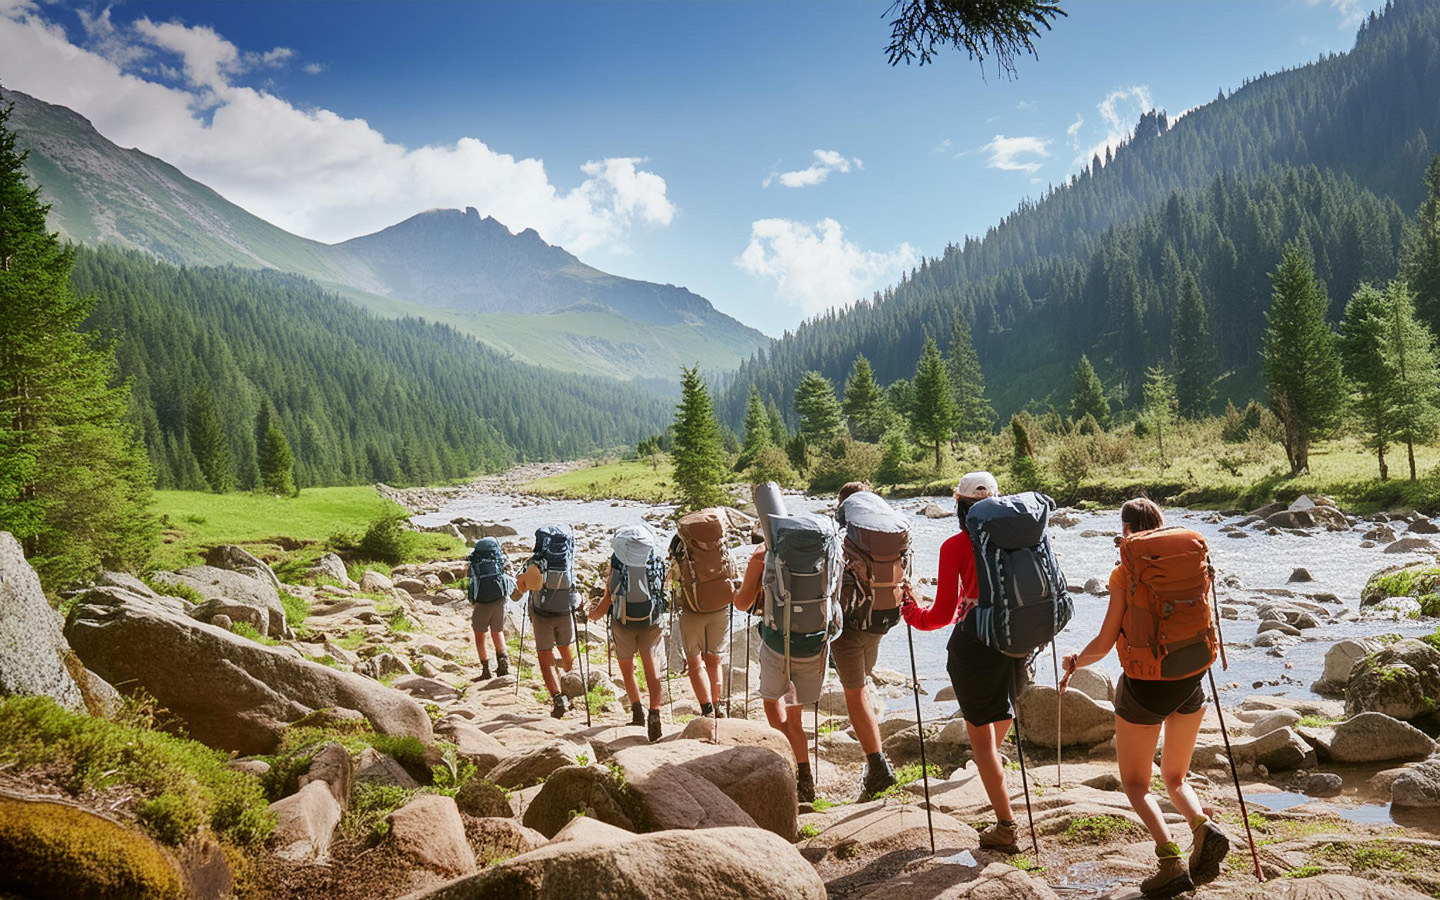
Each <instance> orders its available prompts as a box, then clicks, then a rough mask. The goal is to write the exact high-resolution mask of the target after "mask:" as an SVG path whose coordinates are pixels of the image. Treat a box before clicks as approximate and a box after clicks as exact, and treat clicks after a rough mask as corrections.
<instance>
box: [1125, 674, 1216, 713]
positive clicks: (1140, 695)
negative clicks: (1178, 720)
mask: <svg viewBox="0 0 1440 900" xmlns="http://www.w3.org/2000/svg"><path fill="white" fill-rule="evenodd" d="M1204 677H1205V673H1204V672H1201V673H1200V674H1199V675H1192V676H1190V677H1189V678H1182V679H1180V680H1179V681H1145V680H1143V679H1132V678H1130V676H1128V675H1121V676H1120V683H1119V684H1117V685H1115V715H1117V716H1119V717H1120V718H1122V719H1124V720H1125V721H1127V722H1129V723H1130V724H1132V725H1159V724H1160V723H1161V722H1164V721H1165V720H1166V719H1167V718H1169V717H1170V716H1172V715H1175V714H1177V713H1178V714H1179V715H1182V716H1188V715H1190V714H1192V713H1197V712H1199V711H1200V710H1202V709H1204V708H1205V691H1204V690H1203V689H1202V688H1201V687H1200V681H1201V679H1203V678H1204Z"/></svg>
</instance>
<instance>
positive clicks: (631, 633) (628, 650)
mask: <svg viewBox="0 0 1440 900" xmlns="http://www.w3.org/2000/svg"><path fill="white" fill-rule="evenodd" d="M610 635H611V640H613V641H614V642H615V657H616V658H617V659H634V658H635V656H636V654H639V653H642V652H643V653H648V654H650V655H651V656H655V655H657V654H658V653H659V652H660V626H659V625H649V626H646V627H645V628H632V627H631V626H629V625H611V626H610Z"/></svg>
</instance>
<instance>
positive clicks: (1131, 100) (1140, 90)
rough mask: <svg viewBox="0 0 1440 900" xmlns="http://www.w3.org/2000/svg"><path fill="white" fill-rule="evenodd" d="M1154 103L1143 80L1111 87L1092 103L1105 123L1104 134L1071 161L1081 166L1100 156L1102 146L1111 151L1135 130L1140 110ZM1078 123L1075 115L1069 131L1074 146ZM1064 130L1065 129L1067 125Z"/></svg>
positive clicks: (1076, 144) (1150, 106) (1147, 108)
mask: <svg viewBox="0 0 1440 900" xmlns="http://www.w3.org/2000/svg"><path fill="white" fill-rule="evenodd" d="M1154 105H1155V104H1154V102H1153V101H1152V100H1151V98H1150V86H1149V85H1146V84H1137V85H1133V86H1131V87H1128V88H1117V89H1116V90H1113V91H1111V92H1110V93H1109V94H1107V95H1106V97H1105V99H1104V100H1101V101H1100V103H1099V104H1097V105H1096V107H1095V108H1096V109H1098V110H1099V111H1100V119H1101V121H1102V122H1103V123H1104V126H1105V136H1104V137H1103V138H1101V139H1100V140H1099V141H1097V142H1096V143H1094V144H1093V145H1091V146H1090V147H1089V149H1087V150H1084V151H1083V152H1081V153H1080V154H1079V155H1078V156H1076V157H1075V164H1076V165H1077V166H1083V165H1085V164H1086V163H1088V162H1090V161H1091V159H1092V158H1094V157H1096V156H1098V157H1100V158H1101V159H1102V160H1103V159H1104V158H1105V150H1106V148H1109V149H1110V150H1111V151H1113V150H1114V149H1115V148H1116V147H1119V146H1120V145H1121V144H1123V143H1124V142H1125V141H1126V140H1128V139H1129V138H1130V135H1131V134H1133V133H1134V131H1135V123H1136V122H1138V121H1140V114H1141V113H1145V112H1148V111H1149V110H1151V109H1152V108H1154ZM1080 124H1082V123H1081V122H1080V118H1079V116H1076V125H1075V126H1072V127H1074V128H1075V133H1074V134H1071V139H1072V140H1071V143H1072V144H1074V145H1075V146H1076V147H1077V148H1078V147H1079V146H1081V144H1080V138H1079V136H1078V135H1079V130H1080V129H1079V128H1078V127H1077V126H1078V125H1080ZM1067 133H1069V131H1068V129H1067Z"/></svg>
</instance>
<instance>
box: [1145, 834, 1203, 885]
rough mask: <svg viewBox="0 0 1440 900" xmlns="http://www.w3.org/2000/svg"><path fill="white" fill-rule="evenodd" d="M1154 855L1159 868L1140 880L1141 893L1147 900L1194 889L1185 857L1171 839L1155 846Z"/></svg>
mask: <svg viewBox="0 0 1440 900" xmlns="http://www.w3.org/2000/svg"><path fill="white" fill-rule="evenodd" d="M1155 855H1156V856H1157V857H1159V862H1160V868H1159V869H1158V870H1156V872H1155V874H1154V875H1151V876H1150V877H1149V878H1147V879H1145V880H1144V881H1142V882H1140V893H1141V895H1143V896H1144V897H1146V898H1147V900H1164V898H1166V897H1174V896H1175V895H1176V894H1183V893H1185V892H1186V891H1193V890H1195V882H1193V881H1191V880H1190V872H1189V871H1188V870H1187V869H1186V867H1185V859H1184V857H1182V856H1181V855H1180V848H1179V847H1177V846H1176V845H1175V843H1174V842H1173V841H1171V842H1170V843H1168V844H1161V845H1160V846H1158V847H1156V848H1155Z"/></svg>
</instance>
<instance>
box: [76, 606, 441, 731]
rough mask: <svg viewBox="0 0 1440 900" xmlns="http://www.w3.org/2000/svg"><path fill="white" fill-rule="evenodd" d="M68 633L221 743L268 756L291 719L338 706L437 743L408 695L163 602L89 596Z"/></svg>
mask: <svg viewBox="0 0 1440 900" xmlns="http://www.w3.org/2000/svg"><path fill="white" fill-rule="evenodd" d="M65 636H66V637H67V638H68V639H69V641H70V646H71V647H73V648H74V649H75V652H76V653H77V654H78V655H79V657H80V659H81V660H82V661H84V663H85V664H86V665H87V666H88V667H90V668H92V669H94V670H95V672H96V673H97V674H98V675H100V677H102V678H104V679H105V680H107V681H109V682H111V683H112V684H119V685H124V686H125V687H126V688H127V689H134V690H143V691H145V692H146V693H148V694H149V695H150V696H152V697H154V698H155V699H156V700H157V701H158V702H159V703H160V705H161V706H163V707H164V708H165V709H167V710H169V711H170V712H171V713H173V714H174V715H175V716H177V717H178V718H179V719H180V720H181V721H183V722H184V723H185V727H186V729H187V730H188V731H189V732H190V735H191V736H192V737H194V738H196V739H197V740H200V741H202V742H204V743H206V744H209V745H211V746H212V747H218V748H221V749H223V750H233V751H235V752H237V753H241V754H247V755H248V754H260V753H268V752H270V751H272V750H273V749H274V748H275V745H276V743H277V742H278V740H279V737H280V731H281V729H282V728H283V727H284V726H285V725H286V724H287V723H290V722H293V721H295V720H297V719H300V718H302V717H304V716H306V715H309V714H310V713H312V712H315V711H317V710H321V709H327V708H331V707H343V708H346V709H354V710H358V711H359V712H360V713H361V714H363V715H364V716H365V718H366V719H367V720H368V721H369V723H370V725H371V727H372V728H374V729H375V730H376V731H378V732H381V733H383V734H392V735H410V736H413V737H416V738H419V739H421V740H423V741H427V742H428V741H431V740H433V739H434V734H433V732H432V730H431V727H430V717H429V716H427V715H426V714H425V710H424V708H423V707H422V706H421V705H420V704H419V703H417V702H415V701H414V700H413V699H411V698H410V697H407V696H406V695H404V694H402V693H400V692H399V691H395V690H391V689H390V688H387V687H385V686H384V685H381V684H377V683H376V682H374V681H371V680H369V679H367V678H363V677H361V676H359V675H354V674H351V673H348V672H340V671H337V670H335V669H331V668H329V667H327V666H322V665H320V664H318V663H313V662H310V661H308V660H305V659H301V658H298V657H297V656H295V655H292V654H291V653H289V652H286V649H285V648H279V647H269V646H265V645H263V644H257V643H255V642H254V641H250V640H246V639H245V638H242V637H237V636H236V635H233V634H231V633H230V632H228V631H225V630H224V629H221V628H217V627H215V626H213V625H207V624H205V623H202V622H197V621H195V620H194V619H192V618H190V617H189V616H187V615H185V614H184V613H183V612H180V611H178V610H176V609H174V608H173V607H170V606H167V605H166V604H164V603H162V602H159V601H156V600H151V599H148V598H144V597H137V596H134V595H131V594H125V593H123V592H115V593H110V594H99V593H97V592H94V591H92V592H89V593H87V594H85V595H83V596H81V597H80V598H79V599H78V601H77V602H76V604H75V606H74V608H73V609H72V610H71V612H70V618H69V621H68V622H67V623H66V626H65Z"/></svg>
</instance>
